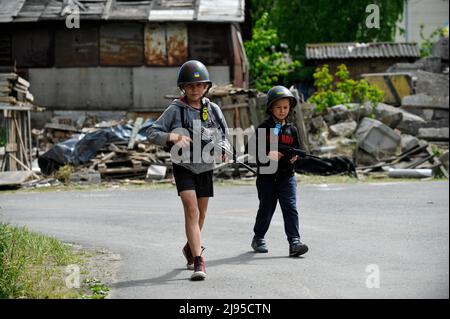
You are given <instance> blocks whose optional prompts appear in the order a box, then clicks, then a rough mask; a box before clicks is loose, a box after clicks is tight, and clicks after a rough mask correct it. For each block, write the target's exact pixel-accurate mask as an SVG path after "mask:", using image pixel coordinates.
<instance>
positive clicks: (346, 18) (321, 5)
mask: <svg viewBox="0 0 450 319" xmlns="http://www.w3.org/2000/svg"><path fill="white" fill-rule="evenodd" d="M404 1H405V0H334V1H329V0H249V3H248V5H250V12H251V14H253V15H256V19H257V18H258V17H259V16H260V15H262V12H264V10H267V12H269V18H268V21H270V25H271V26H272V27H274V28H276V29H277V30H278V34H279V37H280V40H281V41H282V42H285V43H287V44H288V46H289V48H290V53H291V54H292V55H293V56H294V57H295V58H298V59H303V58H304V54H305V47H306V44H307V43H320V42H355V41H357V42H372V41H392V40H393V38H394V36H395V32H396V30H397V22H398V21H399V20H400V19H401V17H402V14H403V10H404ZM371 4H372V5H373V4H374V5H377V6H378V8H379V13H380V28H379V29H378V28H368V27H367V26H366V18H367V17H368V16H369V15H370V13H367V12H366V8H367V6H368V5H371ZM254 19H255V17H254ZM253 21H255V20H253Z"/></svg>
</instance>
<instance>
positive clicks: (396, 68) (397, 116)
mask: <svg viewBox="0 0 450 319" xmlns="http://www.w3.org/2000/svg"><path fill="white" fill-rule="evenodd" d="M448 66H449V64H448V38H445V37H444V38H441V39H440V40H439V42H437V43H436V44H435V45H434V48H433V55H432V56H431V57H427V58H424V59H421V60H419V61H417V62H415V63H399V64H395V65H393V66H391V67H390V68H389V69H388V70H387V73H383V74H367V75H363V77H364V78H366V79H368V81H369V82H370V81H374V82H376V79H377V78H378V79H379V80H378V82H382V81H388V82H390V83H389V84H390V85H389V86H390V88H391V91H392V92H389V93H393V94H391V96H390V97H391V99H389V96H388V95H389V94H387V95H386V96H387V99H389V100H392V101H399V102H400V103H397V105H389V104H385V103H379V104H377V105H371V104H370V103H366V104H364V105H359V104H349V105H337V106H334V107H332V108H330V109H328V110H326V111H324V112H323V113H321V114H317V113H315V112H314V108H315V106H314V105H309V104H303V105H302V106H303V107H302V109H303V113H304V122H305V124H306V127H307V132H308V137H307V139H308V142H309V144H310V145H311V149H312V151H314V152H315V153H317V154H319V155H321V154H322V155H326V154H328V156H331V155H345V156H347V157H349V158H351V159H353V161H354V162H355V164H356V165H357V168H358V171H359V173H362V174H374V173H375V174H380V175H383V176H390V177H431V176H445V177H447V178H448V170H449V166H448V148H449V74H448V73H449V72H448ZM397 74H398V75H399V76H404V77H405V78H408V79H411V81H409V80H406V81H403V83H405V84H404V85H403V87H401V85H400V86H399V87H400V89H398V88H395V87H394V86H395V85H399V84H398V83H399V81H397V80H398V76H397ZM393 80H394V81H393ZM410 84H411V85H410ZM405 92H407V93H406V94H404V93H405ZM400 93H403V94H404V96H400ZM392 95H394V96H395V98H394V99H392Z"/></svg>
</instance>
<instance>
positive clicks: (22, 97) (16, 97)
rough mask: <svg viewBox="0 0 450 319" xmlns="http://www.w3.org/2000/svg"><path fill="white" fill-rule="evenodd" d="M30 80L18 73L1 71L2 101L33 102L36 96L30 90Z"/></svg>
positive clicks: (11, 102)
mask: <svg viewBox="0 0 450 319" xmlns="http://www.w3.org/2000/svg"><path fill="white" fill-rule="evenodd" d="M29 87H30V82H28V81H27V80H25V79H23V78H21V77H20V76H18V75H17V74H16V73H0V102H1V103H9V104H18V102H19V103H20V102H22V103H33V101H34V97H33V95H32V94H31V93H30V92H29V91H28V89H29Z"/></svg>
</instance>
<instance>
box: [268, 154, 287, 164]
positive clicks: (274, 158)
mask: <svg viewBox="0 0 450 319" xmlns="http://www.w3.org/2000/svg"><path fill="white" fill-rule="evenodd" d="M283 156H284V155H283V154H281V153H280V152H277V151H270V152H269V155H268V157H269V159H271V160H272V161H276V162H278V161H279V160H280V159H281V158H282V157H283Z"/></svg>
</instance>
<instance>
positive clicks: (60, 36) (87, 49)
mask: <svg viewBox="0 0 450 319" xmlns="http://www.w3.org/2000/svg"><path fill="white" fill-rule="evenodd" d="M98 40H99V39H98V26H97V25H96V24H89V23H88V22H83V27H82V28H80V29H67V28H65V27H63V26H61V27H59V28H58V29H57V30H56V31H55V65H56V66H57V67H83V66H84V67H88V66H97V65H98V62H99V50H98V43H99V41H98Z"/></svg>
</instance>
